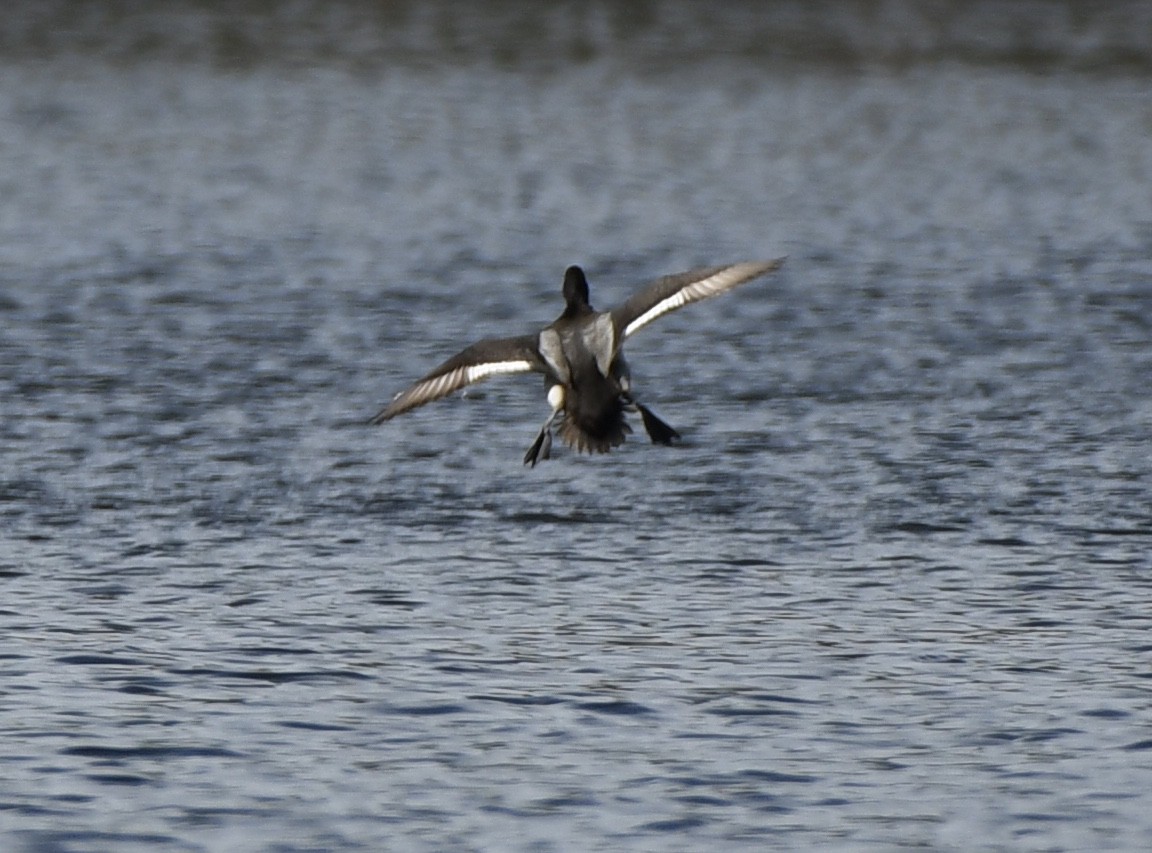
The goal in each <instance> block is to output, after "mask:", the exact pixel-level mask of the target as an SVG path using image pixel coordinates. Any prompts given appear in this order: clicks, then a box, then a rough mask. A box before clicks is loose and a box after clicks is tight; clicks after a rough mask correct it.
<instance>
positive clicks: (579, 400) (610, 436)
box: [370, 258, 784, 467]
mask: <svg viewBox="0 0 1152 853" xmlns="http://www.w3.org/2000/svg"><path fill="white" fill-rule="evenodd" d="M782 263H784V258H776V259H775V260H771V261H760V262H751V263H739V264H728V265H726V266H718V267H706V268H704V269H697V270H692V271H690V272H685V273H680V274H678V275H670V276H665V277H664V278H661V279H657V280H656V281H654V282H652V283H651V284H649V285H647V286H646V287H644V288H643V289H641V290H640V291H639V292H638V293H636V294H634V295H633V296H632V297H631V298H630V299H628V300H627V301H625V302H624V303H623V304H622V305H619V306H617V307H616V308H613V309H612V310H611V311H596V310H594V309H593V308H592V305H591V304H590V303H589V301H588V299H589V295H588V279H587V278H585V277H584V271H583V270H582V269H581V268H580V267H577V266H571V267H568V269H567V270H565V272H564V289H563V293H564V303H565V305H564V313H563V314H561V315H560V316H559V317H558V318H557V319H556V321H555V322H553V323H552V324H551V325H550V326H548V327H547V328H545V329H544V330H543V331H541V332H537V333H535V334H531V335H522V336H520V337H517V338H488V339H486V340H482V341H479V342H478V343H474V344H472V346H470V347H468V348H467V349H465V350H463V351H462V352H459V353H457V354H456V355H454V356H452V358H450V359H448V360H447V361H446V362H444V363H443V364H441V365H440V366H439V367H437V368H436V369H435V370H433V371H432V372H431V373H429V374H428V375H427V376H425V377H424V378H423V379H420V380H419V381H417V382H416V383H415V384H414V385H412V386H411V387H410V388H408V389H407V390H405V391H401V392H400V393H399V394H397V395H396V396H395V397H394V398H393V399H392V402H391V403H389V404H388V405H387V406H385V407H384V408H383V409H381V410H380V412H379V413H377V415H376V416H375V417H374V418H372V420H371V421H370V423H372V424H382V423H384V422H385V421H389V420H391V419H392V418H394V417H396V416H397V415H400V414H403V413H404V412H407V411H410V410H412V409H415V408H417V407H418V406H423V405H424V404H425V403H431V402H432V401H433V400H439V399H440V398H441V397H446V396H448V395H449V394H451V393H452V392H453V391H457V390H459V389H460V388H463V387H464V386H466V385H471V384H472V383H474V382H479V381H480V380H482V379H487V378H488V377H490V376H498V375H500V374H505V373H530V372H535V373H542V374H544V378H545V381H546V383H547V385H548V404H549V405H550V406H551V407H552V413H551V415H549V417H548V419H547V420H546V421H545V422H544V425H543V426H542V427H541V428H540V433H539V434H538V435H537V436H536V440H535V441H534V442H533V443H532V446H531V447H529V448H528V452H527V453H525V454H524V464H525V465H530V466H533V467H535V465H536V463H537V462H538V461H540V460H542V459H548V458H549V457H550V455H551V451H552V429H553V427H555V426H556V425H557V424H559V427H558V429H559V432H560V437H561V438H562V439H563V440H564V442H565V443H566V444H567V445H568V446H569V447H572V448H575V449H576V450H577V451H580V452H584V453H607V452H608V451H609V450H611V449H612V448H613V447H617V446H619V445H620V444H622V443H623V442H624V438H625V436H627V435H628V434H629V433H631V432H632V428H631V427H630V426H629V425H628V422H627V421H626V420H625V418H624V414H625V412H627V411H632V412H639V413H640V418H641V420H642V421H643V423H644V429H645V430H646V431H647V432H648V436H649V437H650V438H651V439H652V442H653V443H654V444H671V443H672V441H673V440H674V439H678V438H680V433H678V432H676V430H674V429H673V428H672V427H670V426H669V425H668V424H666V423H664V421H662V420H660V418H658V417H656V415H654V414H653V413H652V411H651V410H650V409H649V408H648V407H647V406H644V405H642V404H641V403H639V402H638V401H637V400H636V398H635V397H634V396H633V394H632V383H631V381H630V378H629V372H628V365H627V363H626V362H625V361H624V355H623V353H622V352H621V349H622V347H623V345H624V342H625V341H626V340H628V338H630V337H632V335H634V334H636V332H638V331H640V330H641V329H643V328H644V327H645V326H647V325H648V324H649V323H651V322H652V321H653V320H655V319H656V318H657V317H662V316H663V315H665V314H667V313H668V312H669V311H675V310H676V309H677V308H681V307H683V306H685V305H688V304H690V303H692V302H699V301H700V300H702V299H708V298H710V297H713V296H719V295H720V294H721V293H725V292H727V291H729V290H731V289H732V288H734V287H736V286H737V285H740V284H743V283H745V282H747V281H751V280H753V279H756V278H760V277H761V276H763V275H767V274H768V273H770V272H773V271H775V270H777V269H778V268H779V267H780V265H781V264H782Z"/></svg>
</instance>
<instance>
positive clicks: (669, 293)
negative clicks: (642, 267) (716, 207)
mask: <svg viewBox="0 0 1152 853" xmlns="http://www.w3.org/2000/svg"><path fill="white" fill-rule="evenodd" d="M783 263H784V258H776V259H774V260H771V261H754V262H747V263H739V264H726V265H724V266H719V267H704V268H702V269H697V270H691V271H690V272H684V273H679V274H677V275H669V276H665V277H664V278H661V279H657V280H656V281H654V282H652V283H651V284H650V285H648V286H647V287H645V288H644V289H643V290H641V291H640V292H638V293H636V294H634V295H633V296H632V297H631V298H630V299H628V300H627V301H626V302H624V304H622V305H620V306H619V307H617V308H614V309H613V310H612V322H613V323H614V324H615V326H616V330H617V338H618V340H619V341H620V342H623V341H624V340H625V339H627V338H629V337H631V336H632V335H634V334H635V333H636V332H638V331H640V330H641V329H643V328H644V327H645V326H647V325H648V324H649V323H651V322H652V321H653V320H655V319H657V318H658V317H662V316H664V315H665V314H667V313H668V312H669V311H675V310H676V309H677V308H683V307H684V306H685V305H690V304H691V303H693V302H699V301H701V300H702V299H709V298H711V297H713V296H719V295H720V294H721V293H725V292H727V291H729V290H731V289H732V288H734V287H736V286H737V285H740V284H744V283H745V282H747V281H752V280H753V279H756V278H760V276H763V275H767V274H768V273H770V272H774V271H775V270H777V269H779V268H780V265H781V264H783Z"/></svg>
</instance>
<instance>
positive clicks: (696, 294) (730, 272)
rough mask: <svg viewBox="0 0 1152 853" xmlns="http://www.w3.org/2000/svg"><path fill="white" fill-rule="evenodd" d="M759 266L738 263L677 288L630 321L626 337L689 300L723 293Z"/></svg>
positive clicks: (698, 299)
mask: <svg viewBox="0 0 1152 853" xmlns="http://www.w3.org/2000/svg"><path fill="white" fill-rule="evenodd" d="M759 267H760V265H759V264H736V265H735V266H731V267H728V268H727V269H723V270H721V271H720V272H718V273H713V274H712V275H710V276H708V278H702V279H700V281H696V282H693V283H692V284H689V285H687V286H686V287H683V288H681V289H680V290H677V291H676V292H675V293H673V294H672V295H671V296H669V297H667V298H665V299H662V300H660V301H659V302H657V303H656V304H655V305H653V306H652V307H651V308H649V309H648V310H647V311H645V312H644V313H643V314H641V315H640V316H639V317H637V318H636V319H635V320H633V321H632V322H631V323H629V324H628V325H627V327H625V329H624V337H626V338H627V337H628V336H629V335H631V334H633V333H634V332H636V331H638V330H639V329H642V328H644V327H645V326H647V325H648V324H649V323H651V322H652V321H653V320H655V319H656V318H657V317H662V316H663V315H665V314H667V313H668V312H669V311H675V310H676V309H677V308H681V307H683V306H684V305H687V304H688V303H689V302H698V301H700V300H701V299H707V298H708V297H709V296H715V295H717V294H718V293H723V292H724V291H725V290H727V289H728V288H730V287H732V286H733V285H736V284H739V283H740V282H741V281H744V280H745V279H747V278H748V275H749V273H752V272H754V271H755V270H756V269H758V268H759Z"/></svg>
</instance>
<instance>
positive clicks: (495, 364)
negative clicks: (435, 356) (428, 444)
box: [369, 335, 547, 424]
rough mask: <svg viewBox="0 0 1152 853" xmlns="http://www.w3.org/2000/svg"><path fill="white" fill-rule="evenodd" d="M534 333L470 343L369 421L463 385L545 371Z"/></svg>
mask: <svg viewBox="0 0 1152 853" xmlns="http://www.w3.org/2000/svg"><path fill="white" fill-rule="evenodd" d="M536 341H537V336H536V335H524V336H522V337H519V338H489V339H487V340H483V341H480V342H479V343H475V344H472V346H470V347H468V348H467V349H465V350H463V351H461V352H459V353H457V354H456V355H454V356H452V358H450V359H448V360H447V361H446V362H444V363H443V364H442V365H440V366H439V367H437V368H436V369H435V370H433V371H432V372H431V373H429V374H428V375H427V376H425V377H424V378H423V379H420V380H418V381H417V382H415V383H414V384H413V385H412V386H411V387H410V388H407V389H406V390H404V391H401V392H400V393H399V394H397V395H396V396H395V397H393V398H392V402H391V403H389V404H388V405H387V406H385V407H384V408H383V409H381V410H380V411H379V412H378V413H377V414H376V416H375V417H374V418H372V420H371V421H369V423H372V424H382V423H384V421H387V420H391V419H392V418H394V417H396V416H397V415H400V414H403V413H404V412H407V411H409V410H410V409H415V408H416V407H417V406H423V405H424V404H425V403H431V402H432V401H433V400H439V399H440V398H441V397H447V396H448V395H449V394H451V393H452V392H453V391H458V390H459V389H461V388H463V387H464V386H465V385H471V384H472V383H474V382H479V381H480V380H482V379H487V378H488V377H489V376H498V375H500V374H504V373H529V372H531V371H537V372H541V373H544V372H547V367H546V366H545V364H544V362H543V360H542V359H541V358H540V354H539V353H538V352H537V351H536Z"/></svg>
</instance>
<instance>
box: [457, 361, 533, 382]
mask: <svg viewBox="0 0 1152 853" xmlns="http://www.w3.org/2000/svg"><path fill="white" fill-rule="evenodd" d="M531 369H532V362H530V361H526V360H524V359H518V360H516V361H490V362H488V363H487V364H473V365H472V366H471V367H465V368H464V381H465V382H468V383H472V382H479V381H480V380H481V379H487V378H488V377H489V376H499V375H500V374H503V373H527V372H528V371H529V370H531Z"/></svg>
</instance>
